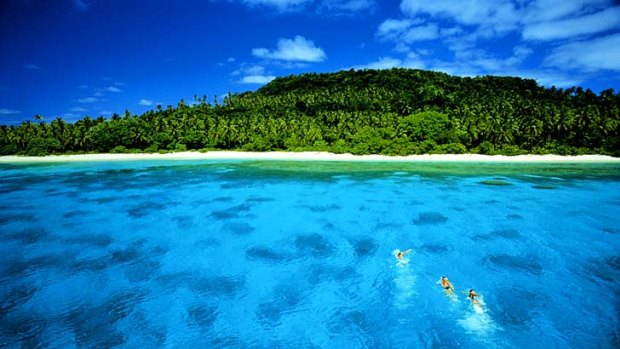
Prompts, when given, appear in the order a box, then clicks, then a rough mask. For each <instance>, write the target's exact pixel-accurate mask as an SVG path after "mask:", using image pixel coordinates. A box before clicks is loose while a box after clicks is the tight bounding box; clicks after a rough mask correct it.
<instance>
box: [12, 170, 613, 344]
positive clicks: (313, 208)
mask: <svg viewBox="0 0 620 349" xmlns="http://www.w3.org/2000/svg"><path fill="white" fill-rule="evenodd" d="M0 199H1V200H0V299H1V303H0V346H5V345H6V346H8V347H22V346H23V347H69V348H71V347H111V346H120V347H128V348H129V347H137V346H147V347H191V346H200V347H269V348H274V347H284V346H295V347H304V348H306V347H323V348H365V347H372V348H394V347H401V348H409V347H411V348H421V347H430V348H432V347H462V348H480V347H490V348H513V347H525V346H527V347H529V348H565V347H575V348H577V347H578V348H614V347H618V346H620V331H619V330H618V329H619V328H620V295H618V291H620V281H618V280H620V223H619V220H618V218H617V217H618V216H619V213H620V166H619V165H617V164H616V165H613V164H579V165H577V164H556V165H549V164H489V163H478V164H461V163H416V164H413V163H377V162H372V163H370V162H368V163H364V162H356V163H338V162H324V163H321V162H278V161H194V162H191V161H172V162H165V161H162V162H156V161H144V162H109V163H68V164H55V165H50V164H47V165H43V164H41V165H0ZM398 248H401V249H405V248H413V249H414V252H413V253H412V254H410V255H408V259H409V263H397V262H396V260H395V258H394V257H393V255H392V253H393V250H395V249H398ZM442 275H447V276H448V277H449V278H450V280H451V281H452V282H453V284H454V285H455V287H456V289H457V297H456V298H451V297H447V296H446V295H445V294H444V293H443V290H442V289H441V287H440V286H439V285H438V284H437V280H438V279H439V277H440V276H442ZM469 288H475V289H476V290H477V291H478V292H479V293H481V294H482V295H483V296H484V302H485V303H486V307H485V310H484V312H482V313H478V312H475V311H474V309H473V308H472V307H471V305H470V304H469V301H468V300H467V298H466V297H465V295H464V294H462V293H461V292H462V291H466V290H467V289H469Z"/></svg>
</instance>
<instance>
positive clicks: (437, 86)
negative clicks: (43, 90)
mask: <svg viewBox="0 0 620 349" xmlns="http://www.w3.org/2000/svg"><path fill="white" fill-rule="evenodd" d="M35 119H38V120H39V121H37V122H33V121H26V122H23V123H22V124H21V125H19V126H6V125H3V126H0V155H27V156H44V155H50V154H92V153H168V152H183V151H191V150H197V151H202V152H205V151H212V150H237V151H250V152H265V151H295V152H300V151H312V152H330V153H336V154H343V153H351V154H354V155H368V154H380V155H390V156H407V155H414V154H466V153H469V154H484V155H511V156H512V155H523V154H539V155H544V154H558V155H583V154H599V155H611V156H616V157H617V156H620V93H614V90H613V89H607V90H604V91H602V92H600V94H598V95H597V94H595V93H594V92H592V91H591V90H589V89H586V90H584V89H583V88H580V87H572V88H569V89H558V88H555V87H551V88H545V87H542V86H540V85H538V84H537V83H536V81H535V80H530V79H522V78H516V77H495V76H482V77H457V76H450V75H448V74H445V73H438V72H432V71H424V70H413V69H391V70H349V71H341V72H338V73H325V74H315V73H309V74H302V75H298V76H289V77H282V78H276V79H275V80H273V81H272V82H270V83H269V84H267V85H265V86H264V87H262V88H260V89H258V90H257V91H256V92H245V93H240V94H229V95H227V96H226V97H225V98H224V99H223V101H220V100H219V99H218V98H217V97H215V98H214V99H213V102H212V103H210V102H209V101H208V98H207V97H206V96H203V97H195V101H194V102H193V103H190V104H188V103H187V102H185V101H184V100H181V101H180V102H179V103H178V105H177V106H176V107H174V106H170V105H169V106H167V107H166V108H163V107H162V106H157V108H156V109H155V110H151V111H148V112H146V113H144V114H142V115H134V114H132V113H131V112H129V111H126V112H125V113H124V114H123V115H118V114H114V115H113V116H112V117H111V118H109V119H106V118H104V117H102V116H100V117H97V118H91V117H90V116H84V117H83V118H82V119H80V120H78V121H76V122H74V123H69V122H66V121H64V120H63V119H61V118H57V119H55V120H52V121H51V122H46V121H44V120H45V119H44V118H43V117H41V116H36V117H35Z"/></svg>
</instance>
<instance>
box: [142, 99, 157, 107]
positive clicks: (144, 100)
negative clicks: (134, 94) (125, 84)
mask: <svg viewBox="0 0 620 349" xmlns="http://www.w3.org/2000/svg"><path fill="white" fill-rule="evenodd" d="M153 104H154V102H153V101H152V100H150V99H141V100H140V101H138V105H143V106H147V107H150V106H152V105H153Z"/></svg>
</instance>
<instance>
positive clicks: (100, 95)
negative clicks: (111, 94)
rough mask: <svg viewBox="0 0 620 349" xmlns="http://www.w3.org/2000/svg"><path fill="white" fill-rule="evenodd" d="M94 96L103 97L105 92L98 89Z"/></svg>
mask: <svg viewBox="0 0 620 349" xmlns="http://www.w3.org/2000/svg"><path fill="white" fill-rule="evenodd" d="M93 96H95V97H103V92H101V91H97V92H95V93H93Z"/></svg>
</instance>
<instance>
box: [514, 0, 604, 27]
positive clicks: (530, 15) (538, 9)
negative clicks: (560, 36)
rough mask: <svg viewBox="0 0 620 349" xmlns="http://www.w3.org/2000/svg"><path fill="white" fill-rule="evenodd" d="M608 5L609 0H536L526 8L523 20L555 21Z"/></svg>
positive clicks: (528, 21)
mask: <svg viewBox="0 0 620 349" xmlns="http://www.w3.org/2000/svg"><path fill="white" fill-rule="evenodd" d="M608 5H609V0H571V1H566V0H534V1H532V2H531V3H530V4H529V5H528V6H527V7H526V8H525V10H524V16H523V21H524V22H525V23H537V22H545V21H555V20H558V19H562V18H565V17H567V16H574V15H578V14H583V13H588V11H592V10H600V9H602V8H604V7H605V6H608ZM588 9H589V10H588Z"/></svg>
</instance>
